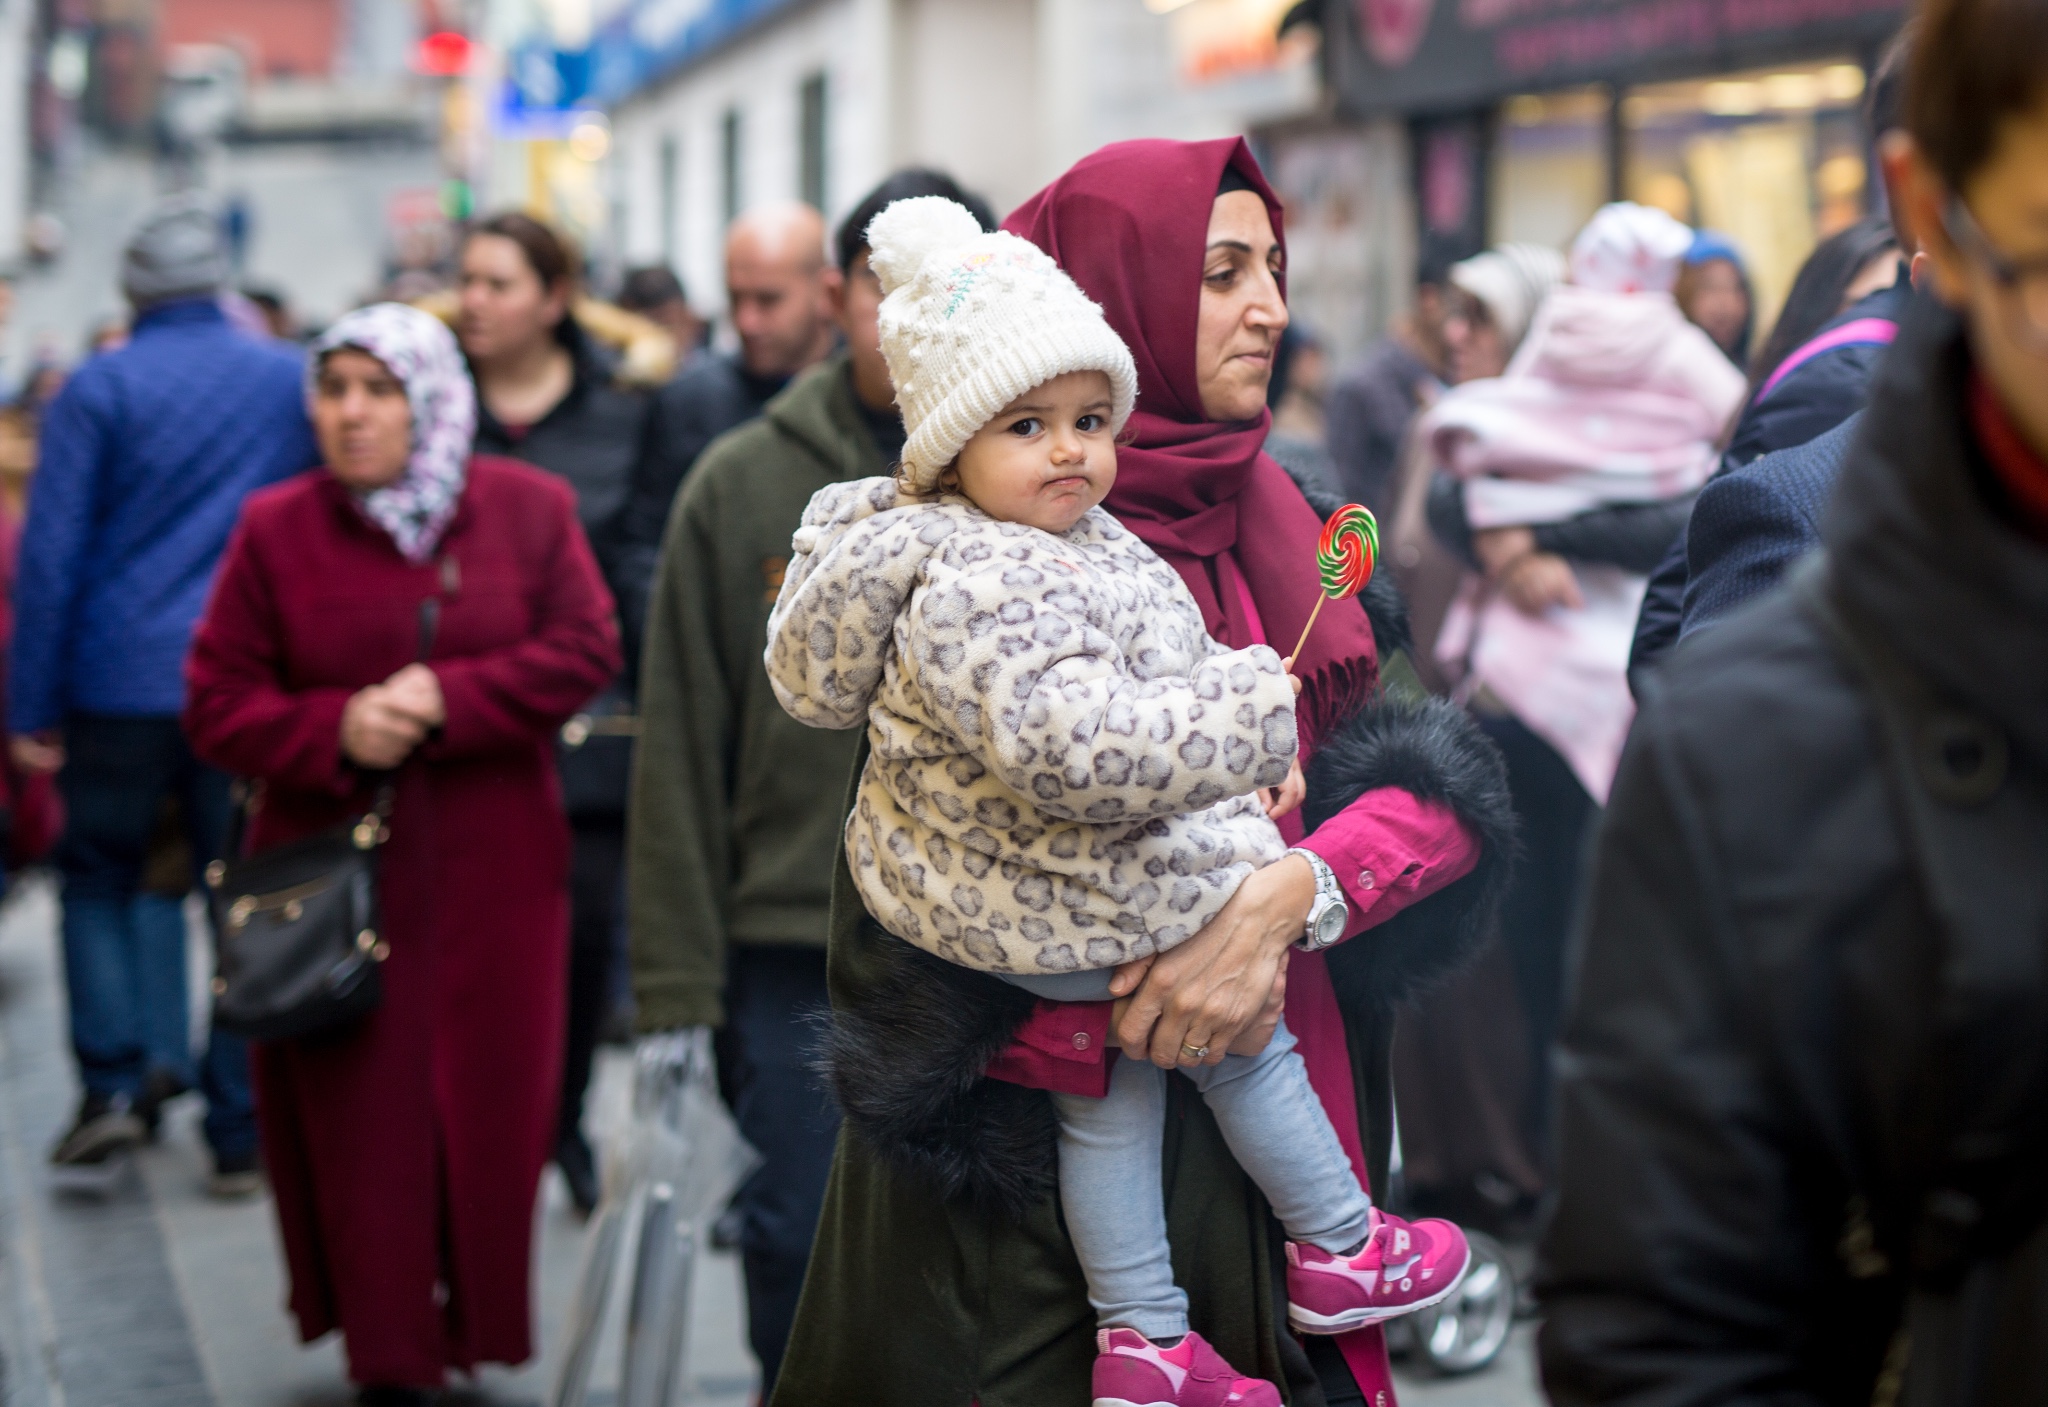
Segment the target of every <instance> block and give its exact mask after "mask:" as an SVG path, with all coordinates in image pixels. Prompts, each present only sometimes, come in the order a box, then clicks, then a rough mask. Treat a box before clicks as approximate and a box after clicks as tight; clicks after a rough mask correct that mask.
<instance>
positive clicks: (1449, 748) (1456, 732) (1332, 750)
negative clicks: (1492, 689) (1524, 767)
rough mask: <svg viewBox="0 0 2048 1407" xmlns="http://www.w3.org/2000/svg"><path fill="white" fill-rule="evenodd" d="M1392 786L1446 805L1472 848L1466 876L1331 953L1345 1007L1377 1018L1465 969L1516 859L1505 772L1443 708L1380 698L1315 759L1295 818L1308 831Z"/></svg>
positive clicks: (1489, 749)
mask: <svg viewBox="0 0 2048 1407" xmlns="http://www.w3.org/2000/svg"><path fill="white" fill-rule="evenodd" d="M1388 786H1392V787H1399V788H1401V789H1402V790H1403V791H1408V792H1413V793H1414V794H1415V795H1416V796H1419V797H1421V798H1422V799H1424V800H1425V801H1439V802H1443V803H1444V804H1446V805H1448V806H1449V807H1450V808H1451V810H1452V811H1453V812H1454V813H1455V814H1456V815H1457V817H1458V819H1459V820H1461V821H1463V822H1464V823H1465V824H1466V825H1467V826H1468V827H1470V828H1471V830H1472V832H1473V834H1474V835H1475V836H1476V838H1477V839H1478V841H1479V844H1480V853H1479V863H1478V864H1477V865H1476V866H1475V867H1474V869H1473V871H1472V873H1470V874H1468V875H1466V876H1465V877H1464V878H1463V879H1461V880H1458V881H1457V882H1456V883H1454V884H1451V885H1449V886H1447V887H1445V888H1443V889H1441V890H1438V891H1437V892H1436V893H1435V894H1432V895H1430V896H1429V897H1428V898H1427V899H1424V900H1422V901H1421V902H1420V903H1418V904H1414V905H1411V906H1410V907H1409V908H1406V909H1404V910H1402V911H1401V912H1400V913H1398V914H1396V915H1394V917H1392V918H1391V919H1388V920H1387V921H1386V922H1385V923H1382V924H1380V925H1378V926H1376V927H1374V928H1372V929H1370V930H1368V931H1367V932H1366V933H1364V934H1361V935H1360V936H1359V937H1357V938H1356V939H1354V940H1352V941H1351V942H1349V943H1345V944H1342V945H1340V946H1338V947H1335V948H1332V949H1331V950H1330V977H1331V981H1332V982H1333V983H1334V985H1335V986H1336V988H1337V996H1338V999H1339V1000H1340V1001H1342V1002H1344V1003H1346V1004H1347V1005H1354V1004H1355V1005H1359V1006H1361V1007H1378V1008H1381V1009H1384V1008H1386V1007H1388V1006H1391V1005H1392V1004H1394V1003H1395V1002H1398V1001H1400V1000H1402V999H1403V998H1406V997H1409V996H1412V995H1414V994H1416V993H1417V992H1419V991H1421V990H1424V989H1426V988H1427V987H1429V986H1430V985H1432V984H1434V983H1437V982H1441V981H1442V980H1444V979H1445V978H1447V977H1449V976H1450V975H1451V974H1453V973H1455V972H1456V971H1457V970H1458V969H1459V968H1461V967H1463V966H1464V965H1465V963H1466V962H1467V961H1469V960H1470V959H1471V958H1472V957H1473V956H1474V955H1475V954H1476V953H1477V952H1478V951H1479V948H1480V946H1481V945H1482V944H1483V943H1484V942H1485V941H1486V939H1487V938H1488V937H1489V936H1491V935H1492V933H1493V930H1494V926H1495V924H1496V923H1497V922H1498V921H1499V915H1500V901H1501V896H1502V894H1503V893H1504V892H1505V891H1506V889H1507V882H1508V875H1509V872H1510V870H1511V869H1512V868H1513V863H1514V855H1515V811H1514V804H1513V801H1512V799H1511V798H1510V797H1509V795H1508V777H1507V764H1506V763H1505V762H1503V761H1502V760H1501V755H1500V751H1499V749H1497V748H1496V747H1494V745H1493V742H1492V740H1491V739H1489V738H1488V737H1487V736H1486V734H1485V733H1483V732H1482V731H1480V728H1479V725H1478V724H1476V723H1475V722H1473V720H1472V717H1471V715H1470V714H1468V713H1466V712H1465V710H1463V709H1461V708H1459V707H1457V706H1456V705H1455V704H1452V703H1450V702H1449V701H1447V700H1444V699H1436V698H1431V699H1409V698H1398V697H1394V696H1390V695H1383V696H1382V697H1381V698H1380V699H1379V700H1378V701H1377V702H1375V703H1374V704H1373V705H1372V706H1371V707H1369V708H1367V709H1366V710H1365V711H1364V712H1362V713H1360V714H1358V715H1357V716H1356V717H1354V718H1353V719H1352V720H1351V721H1350V722H1349V723H1346V724H1345V725H1344V727H1343V728H1342V729H1340V730H1339V731H1338V732H1337V734H1336V735H1335V736H1333V737H1332V738H1330V739H1329V740H1328V741H1327V742H1325V743H1324V744H1323V745H1322V746H1321V747H1320V748H1318V749H1317V750H1316V754H1315V757H1314V758H1313V759H1311V761H1310V763H1309V768H1308V799H1307V801H1306V802H1305V803H1304V804H1303V806H1302V817H1303V819H1304V820H1305V821H1307V822H1308V827H1309V829H1310V830H1311V831H1313V830H1314V829H1315V828H1316V827H1317V826H1319V825H1321V824H1322V823H1323V822H1324V821H1326V820H1328V819H1329V818H1330V817H1331V816H1334V815H1335V814H1337V812H1339V811H1341V810H1343V809H1344V808H1345V807H1346V806H1349V805H1350V804H1351V803H1352V802H1353V801H1354V800H1356V799H1357V798H1358V797H1359V796H1360V795H1361V794H1363V793H1365V792H1368V791H1371V790H1373V789H1374V788H1376V787H1388Z"/></svg>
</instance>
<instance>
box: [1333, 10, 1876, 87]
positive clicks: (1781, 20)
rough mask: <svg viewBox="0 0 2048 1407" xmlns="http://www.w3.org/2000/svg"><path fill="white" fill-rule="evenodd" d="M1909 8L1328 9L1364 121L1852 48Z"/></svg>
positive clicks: (1338, 67)
mask: <svg viewBox="0 0 2048 1407" xmlns="http://www.w3.org/2000/svg"><path fill="white" fill-rule="evenodd" d="M1909 8H1910V6H1909V5H1908V4H1907V3H1906V0H1326V4H1325V10H1324V25H1325V33H1326V36H1327V39H1328V44H1329V55H1330V66H1331V78H1332V82H1333V85H1334V87H1335V89H1336V92H1337V94H1338V100H1339V102H1340V104H1341V105H1342V106H1343V107H1344V109H1345V110H1346V111H1348V112H1349V113H1351V114H1353V115H1364V114H1369V113H1382V112H1389V111H1400V112H1416V111H1427V110H1439V111H1441V110H1445V109H1450V108H1458V107H1471V106H1476V105H1478V104H1481V103H1487V102H1491V101H1494V100H1496V99H1498V98H1501V97H1505V96H1506V95H1508V94H1510V93H1524V92H1534V91H1540V90H1542V89H1545V88H1556V87H1563V86H1566V85H1568V84H1574V83H1587V82H1595V81H1600V80H1631V81H1632V80H1639V79H1647V78H1662V77H1672V76H1677V75H1680V74H1685V73H1698V72H1705V71H1710V70H1716V69H1725V68H1734V67H1737V66H1740V65H1742V64H1745V63H1767V62H1771V61H1774V60H1776V59H1778V58H1781V57H1784V56H1786V55H1788V54H1794V53H1807V54H1811V53H1818V52H1821V51H1824V50H1827V49H1831V48H1832V49H1835V50H1839V51H1856V50H1861V49H1865V48H1869V47H1871V46H1874V45H1877V44H1881V43H1882V42H1884V40H1885V39H1887V38H1888V37H1889V36H1890V35H1891V34H1892V32H1893V31H1894V30H1896V29H1897V28H1898V26H1899V23H1900V21H1901V20H1902V19H1904V17H1905V15H1906V12H1907V10H1908V9H1909Z"/></svg>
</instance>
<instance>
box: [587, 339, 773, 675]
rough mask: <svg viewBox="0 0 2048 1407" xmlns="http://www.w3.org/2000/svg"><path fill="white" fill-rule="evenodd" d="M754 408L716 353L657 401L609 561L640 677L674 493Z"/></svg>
mask: <svg viewBox="0 0 2048 1407" xmlns="http://www.w3.org/2000/svg"><path fill="white" fill-rule="evenodd" d="M754 411H755V408H754V407H752V406H750V405H747V404H745V403H744V401H743V398H742V397H741V396H740V394H739V392H738V391H737V389H736V388H735V386H734V384H733V376H732V372H731V370H730V369H729V368H728V367H727V366H726V365H725V363H724V362H723V361H722V360H720V359H718V358H712V357H705V358H700V359H699V360H698V361H697V362H696V363H694V364H693V365H692V366H690V367H689V368H688V369H687V370H685V371H684V372H683V373H682V374H681V375H680V376H678V377H677V378H676V379H675V380H673V381H671V382H669V384H668V385H666V386H664V387H662V388H661V389H660V390H658V391H656V392H655V393H654V395H653V397H652V399H651V402H650V404H649V406H648V408H647V438H646V443H645V444H644V445H643V446H642V448H641V452H640V456H639V458H638V460H637V461H636V462H635V464H634V466H633V480H632V483H631V484H630V485H629V486H628V488H627V491H626V501H625V505H624V507H622V508H621V509H620V511H619V516H618V520H617V522H616V523H615V524H614V526H613V530H612V534H611V537H612V542H611V559H610V563H609V566H610V571H611V579H612V585H613V588H614V589H615V590H616V591H617V592H618V597H619V615H620V618H621V620H622V622H623V623H624V626H625V634H626V640H627V644H628V651H629V654H630V657H631V662H632V667H633V669H634V671H635V674H636V675H637V673H638V670H639V663H640V657H641V651H642V649H643V648H644V642H645V640H646V632H647V625H648V613H649V610H650V609H651V606H650V602H651V599H652V596H653V592H654V580H655V576H656V574H657V572H658V571H659V567H660V562H661V541H662V535H663V534H664V533H665V532H667V530H668V520H669V514H670V512H671V511H672V510H673V509H674V507H675V501H676V494H677V493H678V492H679V491H680V490H681V488H682V486H683V480H684V479H685V478H686V477H688V475H689V472H690V470H691V469H692V468H694V467H695V466H696V463H697V460H698V459H699V458H700V457H701V456H702V455H703V453H704V451H705V449H706V448H707V447H708V446H709V445H710V443H711V442H712V441H713V440H715V439H717V438H718V437H719V436H720V435H722V434H724V433H725V432H726V431H727V430H730V429H731V428H732V427H733V426H735V425H737V424H739V423H740V422H741V421H743V420H745V419H747V418H748V417H749V416H750V415H752V414H753V413H754Z"/></svg>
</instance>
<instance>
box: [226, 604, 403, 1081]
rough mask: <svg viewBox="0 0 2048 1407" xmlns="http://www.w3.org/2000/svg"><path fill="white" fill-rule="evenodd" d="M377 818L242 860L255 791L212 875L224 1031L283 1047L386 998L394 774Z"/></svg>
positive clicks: (382, 791)
mask: <svg viewBox="0 0 2048 1407" xmlns="http://www.w3.org/2000/svg"><path fill="white" fill-rule="evenodd" d="M440 613H441V602H440V600H439V598H438V597H431V596H430V597H428V598H427V599H426V600H424V601H422V602H420V620H419V628H420V649H419V658H420V659H421V660H424V659H426V658H427V656H428V655H429V654H430V653H432V651H433V646H434V635H435V632H436V628H437V627H438V626H439V624H440V619H441V614H440ZM383 775H384V781H383V782H382V784H381V785H379V786H378V788H377V792H376V798H375V800H373V801H372V802H371V804H370V809H369V810H368V811H366V812H364V813H363V814H362V815H360V816H357V817H355V818H353V819H351V820H348V821H344V822H342V823H341V824H340V825H338V826H333V827H330V828H329V829H327V830H324V831H321V832H319V833H318V834H316V835H309V836H306V837H304V838H303V839H300V840H294V841H289V842H287V843H286V844H283V845H278V846H273V847H272V848H271V849H269V850H265V851H263V852H262V853H261V854H258V855H250V856H247V857H246V858H244V857H241V855H240V851H241V849H242V829H243V826H244V824H245V823H246V821H247V817H248V814H249V811H250V809H251V806H252V805H253V804H254V802H255V801H256V799H257V794H256V791H255V789H254V788H253V787H252V786H251V785H250V784H247V783H245V784H243V785H244V787H245V791H244V794H243V795H242V796H240V797H238V798H237V803H238V804H237V805H236V807H235V811H234V819H233V821H232V823H231V825H230V828H229V829H230V834H229V836H228V837H227V843H226V846H225V847H224V849H223V852H222V853H223V855H224V856H225V858H223V859H219V860H215V861H214V862H213V863H212V864H210V865H208V866H207V867H206V887H207V897H208V902H209V903H210V904H211V906H212V909H213V931H214V949H215V957H216V964H215V969H214V978H213V1024H214V1025H215V1026H217V1027H219V1028H220V1029H221V1030H223V1031H226V1032H228V1033H230V1034H231V1035H237V1036H244V1037H247V1038H248V1039H250V1040H258V1041H281V1040H293V1039H298V1038H302V1037H306V1036H316V1035H320V1034H322V1033H325V1032H332V1031H336V1030H339V1029H341V1028H342V1027H345V1026H349V1025H352V1024H354V1023H355V1022H357V1021H360V1020H362V1019H363V1018H364V1017H365V1016H368V1015H369V1014H370V1013H371V1012H373V1011H375V1010H376V1009H377V1004H378V1003H379V1002H381V1001H382V1000H383V999H384V983H383V979H382V976H381V974H380V973H379V970H378V969H379V968H380V966H381V965H382V964H383V962H384V959H385V958H387V957H388V956H390V953H391V949H390V947H389V945H388V944H386V943H385V941H384V939H383V937H382V935H381V931H380V930H381V927H382V923H383V912H382V909H381V908H380V891H379V886H378V882H377V881H378V876H377V852H378V851H379V850H380V849H381V848H382V847H383V845H384V842H385V841H387V840H389V839H390V838H391V805H392V800H393V798H394V796H395V793H396V787H395V783H394V781H393V780H392V777H391V774H389V773H385V774H383Z"/></svg>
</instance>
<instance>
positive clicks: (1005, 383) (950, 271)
mask: <svg viewBox="0 0 2048 1407" xmlns="http://www.w3.org/2000/svg"><path fill="white" fill-rule="evenodd" d="M868 250H869V256H868V261H869V265H870V267H872V268H873V269H874V271H875V275H876V277H877V278H879V279H880V280H881V281H882V293H883V298H882V313H881V334H882V355H883V357H884V358H886V359H887V361H888V363H889V376H890V379H891V380H893V381H894V382H895V383H896V404H897V406H898V407H899V408H900V409H901V410H902V412H903V428H904V431H905V432H906V436H907V437H906V439H905V441H904V445H903V473H904V478H905V479H906V480H907V481H908V483H909V484H910V487H911V488H912V489H914V490H916V491H917V492H920V493H928V492H930V491H931V490H932V489H933V488H934V487H936V485H937V484H938V481H939V475H940V474H942V473H944V472H945V469H946V466H947V465H949V464H951V463H952V462H953V460H954V459H955V458H956V457H957V456H958V455H959V453H960V449H961V446H963V445H965V444H966V443H967V442H968V440H970V439H972V438H973V437H974V434H975V432H976V431H978V430H980V429H981V428H982V427H983V426H984V425H986V424H988V423H989V421H991V420H993V419H995V417H996V416H997V414H998V413H1000V412H1001V411H1002V409H1003V407H1004V406H1006V405H1008V404H1010V402H1012V401H1014V400H1016V399H1017V397H1019V396H1021V395H1023V394H1024V393H1025V392H1026V391H1029V390H1030V389H1032V388H1033V387H1034V386H1042V385H1044V384H1045V383H1046V382H1048V381H1050V380H1052V379H1053V378H1054V377H1056V376H1064V375H1066V374H1067V373H1068V372H1072V371H1099V372H1102V373H1103V374H1104V375H1106V376H1108V377H1109V391H1110V401H1111V405H1112V411H1111V415H1110V428H1111V430H1112V431H1113V432H1115V433H1121V432H1122V431H1123V428H1124V422H1125V421H1127V420H1129V419H1130V416H1131V407H1132V406H1133V405H1134V404H1135V403H1136V402H1137V399H1138V370H1137V367H1136V365H1135V364H1134V363H1133V362H1132V360H1131V353H1130V349H1129V348H1127V347H1126V346H1124V344H1123V341H1122V339H1120V338H1119V337H1118V336H1117V335H1116V333H1114V332H1112V331H1111V330H1110V326H1109V323H1108V322H1107V321H1106V320H1104V318H1103V316H1102V309H1100V308H1098V307H1097V306H1095V304H1093V303H1091V302H1090V301H1088V296H1087V295H1086V294H1084V293H1083V292H1081V290H1080V288H1079V287H1078V286H1077V285H1076V284H1075V283H1074V281H1073V279H1071V278H1069V277H1067V275H1066V274H1065V273H1064V272H1063V271H1062V270H1061V269H1060V266H1059V265H1058V264H1055V263H1054V262H1053V261H1052V258H1051V256H1049V255H1048V254H1046V253H1045V252H1044V251H1043V250H1041V249H1040V248H1038V246H1037V245H1035V244H1032V243H1030V242H1029V241H1027V240H1022V239H1019V238H1017V236H1015V235H1013V234H1004V233H1000V232H998V233H995V234H984V233H983V232H982V229H981V226H980V225H979V224H978V223H977V222H976V221H975V218H974V216H972V215H970V214H969V213H968V212H967V209H966V207H964V206H962V205H959V204H957V203H956V202H954V201H950V200H947V199H945V198H944V197H943V196H936V195H925V196H916V197H914V198H912V199H910V200H899V201H897V202H896V203H895V204H894V205H891V206H890V207H889V208H888V209H886V210H884V211H883V212H882V213H881V214H879V215H877V216H876V217H875V218H874V222H873V223H872V224H870V225H869V226H868Z"/></svg>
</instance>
